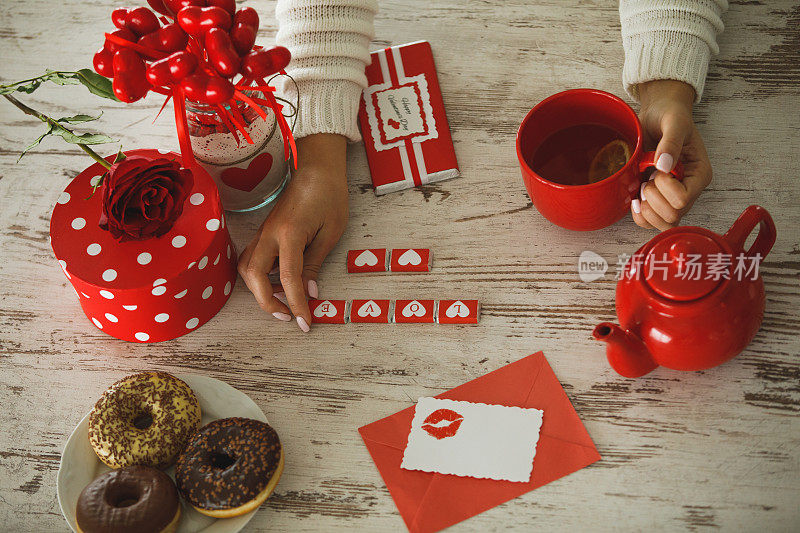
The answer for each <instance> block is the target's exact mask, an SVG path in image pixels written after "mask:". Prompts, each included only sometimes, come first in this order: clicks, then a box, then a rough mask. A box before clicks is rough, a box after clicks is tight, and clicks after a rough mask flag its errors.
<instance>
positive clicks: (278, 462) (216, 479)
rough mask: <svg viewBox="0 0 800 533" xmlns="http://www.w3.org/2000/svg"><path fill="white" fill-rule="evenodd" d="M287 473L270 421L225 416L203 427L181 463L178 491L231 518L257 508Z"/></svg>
mask: <svg viewBox="0 0 800 533" xmlns="http://www.w3.org/2000/svg"><path fill="white" fill-rule="evenodd" d="M282 472H283V448H282V447H281V441H280V439H279V438H278V434H277V433H276V432H275V430H274V429H273V428H272V427H271V426H270V425H269V424H266V423H264V422H260V421H258V420H252V419H249V418H223V419H221V420H215V421H214V422H211V423H209V424H208V425H206V426H205V427H203V428H202V429H201V430H200V431H198V432H197V433H196V434H195V436H194V437H192V439H191V440H190V441H189V444H188V446H187V447H186V449H185V450H184V452H183V453H182V454H181V456H180V457H179V458H178V461H177V463H176V464H175V480H176V482H177V484H178V490H179V491H180V493H181V494H182V495H183V497H184V498H186V500H187V501H188V502H189V503H190V504H191V505H192V506H194V507H195V508H196V509H197V510H198V511H200V512H201V513H203V514H207V515H209V516H215V517H218V518H225V517H231V516H237V515H240V514H244V513H247V512H249V511H252V510H253V509H255V508H256V507H258V506H259V505H261V503H262V502H263V501H264V500H266V499H267V497H268V496H269V495H270V494H271V493H272V491H273V490H274V488H275V485H276V484H277V483H278V479H279V478H280V476H281V473H282Z"/></svg>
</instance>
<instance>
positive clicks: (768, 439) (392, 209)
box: [0, 0, 800, 532]
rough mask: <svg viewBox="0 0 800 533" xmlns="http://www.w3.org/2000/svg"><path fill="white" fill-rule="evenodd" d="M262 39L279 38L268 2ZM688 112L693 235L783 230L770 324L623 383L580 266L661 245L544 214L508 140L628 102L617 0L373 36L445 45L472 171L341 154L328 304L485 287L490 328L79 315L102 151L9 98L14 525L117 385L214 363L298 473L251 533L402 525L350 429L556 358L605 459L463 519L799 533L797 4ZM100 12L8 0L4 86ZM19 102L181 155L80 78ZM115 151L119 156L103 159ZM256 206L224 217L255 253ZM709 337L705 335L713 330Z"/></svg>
mask: <svg viewBox="0 0 800 533" xmlns="http://www.w3.org/2000/svg"><path fill="white" fill-rule="evenodd" d="M247 4H248V5H251V6H253V7H256V8H257V9H259V10H260V12H261V13H262V20H263V22H262V30H261V32H260V40H261V41H262V42H269V41H271V40H272V38H273V36H274V34H275V31H276V27H275V23H274V21H273V20H271V17H270V13H271V11H272V9H273V5H272V2H268V1H266V0H259V1H248V2H247ZM731 4H732V5H731V9H730V11H729V12H728V14H727V15H726V17H725V22H726V25H727V30H726V32H725V34H724V35H723V36H722V37H721V40H720V44H721V49H722V53H721V54H720V56H719V57H718V58H717V59H716V60H715V61H714V62H713V64H712V66H711V72H710V74H709V82H708V88H707V90H706V94H705V98H704V100H703V102H702V103H701V104H699V105H698V107H697V110H696V117H697V120H698V122H699V124H700V126H699V127H700V129H701V132H702V134H703V136H704V138H705V140H706V143H707V145H708V149H709V152H710V154H711V158H712V162H713V164H714V171H715V176H716V178H715V180H714V182H713V183H712V184H711V186H710V187H709V189H708V190H707V191H706V193H704V194H703V196H702V197H701V199H700V200H699V201H698V202H697V204H696V205H695V207H694V209H693V211H692V212H691V213H690V214H689V215H688V216H687V217H686V219H685V222H686V223H689V224H696V225H701V226H705V227H708V228H710V229H712V230H715V231H720V232H721V231H724V230H726V229H727V228H728V227H729V226H730V224H731V223H732V222H733V220H734V219H735V218H736V217H737V216H738V215H739V213H741V211H742V210H743V209H744V208H745V207H746V206H747V205H750V204H754V203H756V204H760V205H763V206H764V207H766V208H767V209H769V210H770V211H771V212H772V214H773V216H774V217H775V220H776V222H777V224H778V230H779V237H778V242H777V244H776V245H775V248H774V249H773V251H772V253H771V254H770V256H769V257H768V258H767V260H766V262H765V263H764V265H763V268H762V272H763V275H764V279H765V282H766V288H767V310H766V316H765V317H764V324H763V326H762V328H761V331H760V332H759V333H758V335H757V336H756V338H755V340H754V341H753V343H752V344H751V345H750V346H749V347H748V348H747V350H746V351H745V352H744V353H743V354H742V355H740V356H739V357H738V358H737V359H735V360H733V361H731V362H729V363H727V364H725V365H723V366H721V367H719V368H716V369H713V370H709V371H706V372H697V373H679V372H674V371H667V370H657V371H656V372H654V373H652V374H651V375H649V376H647V377H645V378H641V379H638V380H628V379H623V378H621V377H620V376H618V375H616V374H615V373H614V372H613V371H612V370H611V369H610V368H609V366H608V364H607V362H606V360H605V357H604V349H603V346H601V345H600V344H599V343H597V342H595V341H593V340H591V338H590V332H591V330H592V327H593V326H594V325H595V324H596V323H597V322H599V321H602V320H610V319H613V318H614V306H613V298H614V287H615V282H614V281H613V279H611V278H612V277H613V276H611V275H610V274H609V275H608V276H606V278H605V279H603V280H598V281H594V282H592V283H582V282H581V281H580V280H579V279H578V276H577V272H576V263H577V258H578V256H579V254H580V253H581V252H582V251H584V250H592V251H594V252H596V253H598V254H600V255H602V256H603V257H605V258H606V259H607V260H608V261H609V262H611V263H612V265H613V263H614V262H615V261H616V258H617V256H618V255H619V254H624V253H632V252H633V251H634V250H635V249H636V248H637V247H638V246H639V245H640V244H642V243H643V242H645V241H646V240H648V239H649V238H650V237H651V236H652V233H650V232H648V231H645V230H642V229H640V228H638V227H636V226H635V225H634V224H633V223H632V221H630V220H629V219H628V220H624V221H622V222H619V223H618V224H616V225H614V226H613V227H610V228H607V229H605V230H602V231H597V232H593V233H571V232H568V231H566V230H561V229H559V228H557V227H555V226H553V225H551V224H550V223H548V222H547V221H546V220H544V219H543V218H542V217H541V216H540V215H539V214H538V213H537V212H536V211H535V210H534V209H533V208H532V207H531V204H530V203H529V201H528V198H527V196H526V194H525V190H524V188H523V186H522V183H521V179H520V176H519V171H518V167H517V162H516V156H515V153H514V134H515V130H516V127H517V125H518V123H519V121H520V120H521V119H522V117H523V116H524V114H525V113H526V111H527V110H528V109H529V108H530V107H531V106H532V105H534V104H535V103H536V102H538V101H539V100H541V99H542V98H544V97H545V96H547V95H549V94H551V93H554V92H557V91H560V90H562V89H566V88H570V87H579V86H592V87H597V88H601V89H605V90H608V91H611V92H614V93H616V94H620V95H622V89H621V86H620V71H621V67H622V59H623V54H622V48H621V45H620V36H619V20H618V16H617V6H616V3H615V2H613V1H611V0H605V1H600V0H588V1H581V2H578V1H565V0H542V1H539V2H528V1H526V0H515V1H510V2H502V7H501V6H500V4H498V3H495V2H478V1H470V2H464V1H463V0H442V1H437V2H427V1H423V0H413V1H410V0H402V1H398V0H386V1H383V2H381V8H382V11H381V13H380V15H379V17H378V19H377V28H376V30H377V37H376V40H375V42H374V46H375V47H379V46H384V45H387V44H398V43H402V42H407V41H411V40H417V39H428V40H430V41H431V43H432V46H433V49H434V54H435V57H436V61H437V64H438V69H439V79H440V81H441V85H442V89H443V93H444V98H445V102H446V106H447V112H448V116H449V119H450V124H451V128H452V132H453V137H454V139H455V145H456V152H457V154H458V157H459V162H460V165H461V169H462V171H463V177H462V178H460V179H457V180H454V181H450V182H447V183H443V184H440V185H436V186H430V187H426V188H424V189H421V190H413V191H406V192H402V193H395V194H391V195H388V196H385V197H381V198H377V197H375V195H374V194H373V193H372V190H371V187H370V185H369V175H368V170H367V165H366V160H365V156H364V150H363V148H362V146H361V145H354V146H352V147H351V149H350V154H349V155H350V157H349V164H350V166H349V174H350V178H351V185H350V192H351V195H350V196H351V211H352V216H351V220H350V224H349V226H348V230H347V233H346V235H345V237H344V238H343V239H342V241H341V243H340V244H339V246H338V247H337V248H336V250H335V251H334V253H333V254H332V255H331V257H330V258H329V260H328V263H327V264H326V266H325V267H324V269H323V272H322V274H321V279H320V287H321V291H322V294H323V295H324V296H327V297H331V298H334V297H363V296H382V297H388V298H394V297H408V296H426V297H432V298H434V297H442V298H446V297H451V296H459V297H470V298H479V299H480V300H481V301H482V302H483V309H484V314H483V319H482V321H481V323H480V325H479V326H477V327H444V326H403V327H400V326H375V325H348V326H346V327H336V326H328V327H324V326H320V327H316V328H314V329H313V330H312V332H311V333H310V334H308V335H304V334H302V333H301V332H300V331H299V330H298V328H297V327H296V326H295V325H294V324H284V323H279V322H277V321H276V320H274V319H273V318H272V317H270V316H267V315H265V314H264V313H261V312H259V310H258V308H257V306H256V304H255V301H254V300H253V298H252V297H251V296H250V294H249V293H248V292H247V290H246V288H245V286H244V284H243V283H241V282H240V283H239V284H237V285H236V288H235V291H234V293H233V296H232V298H231V300H230V302H229V303H228V304H227V306H226V307H225V308H224V309H223V310H222V312H221V313H220V314H219V315H218V316H217V317H216V318H215V319H214V320H212V321H211V322H210V323H209V324H207V325H205V326H203V327H202V328H200V329H199V330H198V331H195V332H193V333H191V334H190V335H187V336H185V337H182V338H180V339H177V340H175V341H171V342H166V343H162V344H153V345H134V344H129V343H125V342H122V341H118V340H115V339H113V338H111V337H108V336H107V335H105V334H103V333H102V332H100V331H99V330H97V329H96V328H95V327H94V326H92V325H91V323H90V322H89V321H88V320H87V319H86V318H85V317H84V316H83V314H82V313H81V310H80V308H79V306H78V302H77V300H76V298H75V296H74V293H73V291H72V289H71V288H70V287H69V284H68V282H67V280H66V279H65V278H64V275H63V273H62V272H61V270H60V269H59V267H58V265H57V263H56V262H55V260H54V258H53V255H52V252H51V250H50V246H49V243H48V220H49V218H50V212H51V209H52V206H53V204H54V202H55V199H56V198H57V197H58V195H59V192H60V191H61V190H62V189H63V188H64V186H65V185H66V184H67V182H68V181H69V180H70V179H71V178H72V177H74V176H75V175H76V174H77V173H78V172H79V171H80V170H81V169H83V168H85V167H86V166H87V165H88V163H89V160H88V159H87V158H86V157H85V156H84V155H83V154H82V153H81V152H80V151H79V150H76V149H73V148H72V147H70V146H67V145H65V144H63V143H61V142H60V141H58V140H48V141H46V142H45V143H43V145H42V146H40V147H38V148H37V149H36V150H34V152H33V153H31V154H29V155H28V156H26V157H25V158H24V159H23V160H22V162H21V163H19V164H17V163H16V159H17V156H18V152H19V151H20V150H21V149H22V147H23V146H25V145H26V144H27V143H28V142H29V141H30V140H32V139H34V138H35V137H36V136H38V132H39V130H40V128H41V126H40V125H39V124H36V123H34V122H33V121H31V120H30V119H29V117H25V116H23V115H21V114H20V113H19V112H18V111H17V110H16V109H14V108H12V107H11V106H10V105H8V104H7V103H5V102H0V124H2V129H0V140H1V142H2V146H1V147H0V250H1V251H0V404H2V405H3V408H2V409H0V530H4V531H6V530H7V531H36V532H39V531H50V530H54V531H55V530H63V529H65V528H66V523H65V522H64V520H63V518H62V517H61V513H60V511H59V507H58V503H57V500H56V487H55V480H56V471H57V469H58V463H59V457H60V452H61V450H62V447H63V446H64V443H65V441H66V438H67V436H68V435H69V433H70V432H71V431H72V429H73V427H74V426H75V425H76V424H77V423H78V421H79V420H80V419H81V417H82V416H83V415H84V414H85V413H86V412H87V411H88V410H89V409H90V408H91V406H92V404H93V403H94V401H95V400H96V399H97V397H98V396H99V395H100V394H101V392H102V391H103V390H104V389H105V388H106V387H107V386H108V385H110V384H111V383H112V382H113V381H114V380H116V379H118V378H119V377H121V376H123V375H125V374H128V373H130V372H133V371H136V370H141V369H160V370H166V371H174V372H198V373H203V374H206V375H210V376H213V377H216V378H219V379H223V380H226V381H227V382H229V383H230V384H232V385H233V386H235V387H237V388H239V389H241V390H242V391H245V392H246V393H247V394H249V395H250V396H251V397H252V398H253V399H254V400H255V401H256V402H257V403H258V404H259V405H260V406H261V407H262V408H263V410H264V411H265V412H266V414H267V417H268V418H269V420H270V421H271V422H272V423H273V425H274V426H275V427H276V428H277V429H278V431H279V433H280V435H281V438H282V440H283V443H284V446H285V449H286V454H287V456H286V458H287V459H286V460H287V463H286V471H285V474H284V476H283V478H282V480H281V482H280V484H279V485H278V489H277V491H276V493H275V494H274V495H273V497H272V498H271V499H270V500H268V502H267V503H266V504H265V505H263V506H262V507H261V509H260V510H259V511H258V514H257V515H256V517H255V519H254V520H253V521H252V522H251V523H250V526H249V529H250V530H252V531H312V530H313V531H332V530H353V529H357V530H371V531H397V530H401V529H402V528H403V522H402V520H401V518H400V516H399V515H398V513H397V511H396V509H395V506H394V504H393V502H392V500H391V498H390V496H389V493H388V491H387V490H386V488H385V486H384V484H383V482H382V480H381V478H380V477H379V475H378V472H377V470H376V469H375V467H374V465H373V463H372V461H371V459H370V457H369V455H368V453H367V451H366V449H365V447H364V446H363V444H362V442H361V439H360V437H359V435H358V433H357V428H358V427H359V426H361V425H363V424H365V423H368V422H371V421H373V420H376V419H378V418H381V417H383V416H386V415H389V414H391V413H394V412H395V411H398V410H400V409H402V408H404V407H407V406H409V405H412V403H413V402H415V401H416V398H417V397H419V396H422V395H432V394H437V393H439V392H441V391H443V390H446V389H449V388H451V387H453V386H456V385H459V384H461V383H463V382H465V381H467V380H470V379H472V378H475V377H478V376H480V375H482V374H485V373H486V372H488V371H491V370H494V369H496V368H498V367H500V366H502V365H504V364H506V363H508V362H510V361H514V360H517V359H519V358H521V357H523V356H526V355H528V354H530V353H533V352H535V351H538V350H544V352H545V355H546V356H547V358H548V360H549V361H550V364H551V365H552V367H553V369H554V370H555V372H556V375H557V376H558V377H559V378H560V380H561V382H562V383H563V385H564V388H565V389H566V391H567V394H568V395H569V396H570V398H571V399H572V401H573V403H574V405H575V408H576V409H577V411H578V414H579V415H580V416H581V418H582V419H583V421H584V423H585V424H586V427H587V429H588V431H589V433H590V434H591V435H592V437H593V439H594V440H595V442H596V444H597V447H598V448H599V450H600V453H601V454H602V456H603V459H602V460H601V461H599V462H597V463H595V464H594V465H592V466H590V467H589V468H586V469H584V470H581V471H579V472H578V473H575V474H573V475H570V476H568V477H566V478H563V479H560V480H558V481H556V482H554V483H551V484H549V485H547V486H545V487H542V488H540V489H538V490H536V491H533V492H531V493H528V494H526V495H525V496H523V497H521V498H518V499H516V500H513V501H511V502H509V503H507V504H505V505H501V506H500V507H497V508H495V509H492V510H491V511H489V512H486V513H484V514H482V515H480V516H478V517H475V518H473V519H471V520H469V521H467V522H464V523H462V524H460V525H458V526H456V527H455V528H453V529H454V530H455V531H486V530H492V531H505V530H515V531H530V530H532V529H533V528H534V527H535V528H537V529H539V530H590V529H591V530H605V531H609V530H618V529H626V530H643V529H649V528H656V529H691V530H699V529H704V528H714V527H721V528H725V529H729V530H761V531H779V530H785V531H788V530H795V531H796V530H797V528H798V527H800V503H799V502H800V464H799V461H800V418H799V417H800V366H798V352H800V339H798V333H799V332H800V316H799V315H798V308H799V307H800V289H799V288H798V267H800V260H798V257H800V255H799V254H800V209H798V206H799V205H800V186H798V182H797V171H798V168H800V157H799V156H798V154H800V129H798V123H800V120H799V119H800V116H798V98H800V4H799V3H798V2H796V1H787V0H781V1H778V0H774V1H770V2H763V3H762V2H747V1H732V2H731ZM116 5H117V3H116V2H111V1H109V0H101V1H89V0H66V1H63V2H27V1H22V0H3V2H2V6H0V50H1V51H0V57H2V61H1V62H0V64H2V67H0V77H1V79H2V80H5V81H11V80H15V79H22V78H26V77H29V76H32V75H36V74H38V73H40V72H41V71H42V70H43V69H44V68H45V67H49V68H61V69H70V68H79V67H83V66H86V65H88V64H90V63H91V56H92V54H93V52H94V51H95V49H96V48H97V47H98V46H99V44H100V42H101V33H100V32H101V31H102V30H104V29H106V28H109V27H110V22H109V20H108V14H109V13H110V11H111V9H112V8H113V7H114V6H116ZM19 97H20V98H21V99H22V100H23V101H25V102H27V103H29V104H31V105H33V106H34V107H37V108H40V109H41V110H43V111H49V112H52V113H53V114H58V113H73V112H86V111H90V110H95V109H97V108H98V106H100V108H102V109H103V110H104V111H105V116H104V118H103V119H102V121H101V123H100V124H99V126H98V128H102V129H103V131H106V132H108V133H112V134H114V135H116V136H118V137H119V138H120V139H121V140H122V142H123V144H124V146H125V147H128V148H135V147H154V146H159V147H169V148H177V141H176V138H175V135H174V133H173V125H172V123H171V121H170V117H169V116H167V115H165V116H164V117H162V118H160V119H159V120H158V121H157V122H156V123H155V124H151V122H152V120H153V117H154V116H155V114H156V111H157V110H158V106H159V105H160V103H161V102H160V101H159V99H156V98H152V99H147V100H146V101H142V102H139V103H137V104H135V105H131V106H123V105H113V104H111V103H109V102H107V101H100V100H99V99H95V98H93V97H91V96H90V95H88V94H86V93H85V91H84V90H83V89H82V88H75V87H72V88H66V89H62V88H53V87H50V88H47V89H43V90H40V91H38V92H36V93H35V94H33V95H30V96H28V95H19ZM111 150H113V148H109V151H111ZM263 217H264V213H263V212H259V213H254V214H251V215H247V216H230V217H229V221H230V228H231V230H232V233H233V236H234V239H235V241H236V242H237V243H239V244H240V245H244V243H246V242H247V241H248V240H249V238H250V236H251V235H252V234H253V232H254V231H255V229H256V228H257V227H258V225H259V223H260V222H261V220H262V219H263ZM371 245H374V246H384V245H389V246H393V245H417V246H423V245H426V246H427V245H429V246H430V247H432V248H433V249H434V251H435V268H434V270H433V272H431V273H430V275H424V276H418V275H392V276H390V277H389V276H384V275H374V276H371V275H366V276H351V275H346V274H345V267H344V259H345V253H346V250H347V249H348V248H353V247H365V246H371ZM708 327H713V324H711V323H710V324H708Z"/></svg>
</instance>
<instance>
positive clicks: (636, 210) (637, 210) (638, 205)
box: [631, 200, 642, 214]
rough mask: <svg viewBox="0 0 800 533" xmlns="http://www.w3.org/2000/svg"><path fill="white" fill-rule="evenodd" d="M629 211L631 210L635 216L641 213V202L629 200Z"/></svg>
mask: <svg viewBox="0 0 800 533" xmlns="http://www.w3.org/2000/svg"><path fill="white" fill-rule="evenodd" d="M631 209H633V212H634V213H636V214H639V213H641V212H642V204H641V202H639V200H631Z"/></svg>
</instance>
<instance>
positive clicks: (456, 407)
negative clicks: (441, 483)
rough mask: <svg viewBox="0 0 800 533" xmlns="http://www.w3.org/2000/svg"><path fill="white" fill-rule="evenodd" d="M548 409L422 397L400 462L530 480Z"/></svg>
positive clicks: (429, 468) (435, 469) (480, 475)
mask: <svg viewBox="0 0 800 533" xmlns="http://www.w3.org/2000/svg"><path fill="white" fill-rule="evenodd" d="M542 415H543V411H541V410H539V409H528V408H521V407H506V406H503V405H491V404H485V403H472V402H463V401H455V400H444V399H439V398H427V397H426V398H420V399H419V401H418V402H417V405H416V408H415V411H414V418H413V420H412V422H411V432H410V433H409V435H408V445H407V446H406V449H405V451H404V452H403V461H402V463H401V465H400V467H401V468H404V469H406V470H422V471H424V472H438V473H440V474H452V475H456V476H465V477H474V478H488V479H496V480H501V481H515V482H520V483H525V482H528V481H530V477H531V472H532V471H533V460H534V456H535V455H536V443H537V442H538V441H539V429H540V428H541V426H542Z"/></svg>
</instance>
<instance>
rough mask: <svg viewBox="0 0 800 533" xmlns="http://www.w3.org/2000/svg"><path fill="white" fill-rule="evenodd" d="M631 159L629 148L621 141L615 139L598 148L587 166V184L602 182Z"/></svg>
mask: <svg viewBox="0 0 800 533" xmlns="http://www.w3.org/2000/svg"><path fill="white" fill-rule="evenodd" d="M630 158H631V147H630V145H629V144H628V143H627V142H625V141H623V140H622V139H615V140H613V141H611V142H610V143H608V144H607V145H605V146H603V147H602V148H600V150H599V151H598V152H597V155H596V156H594V159H592V163H591V164H590V165H589V183H595V182H598V181H600V180H604V179H606V178H607V177H609V176H611V175H613V174H615V173H616V172H617V171H619V169H621V168H622V167H624V166H625V163H627V162H628V159H630Z"/></svg>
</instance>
